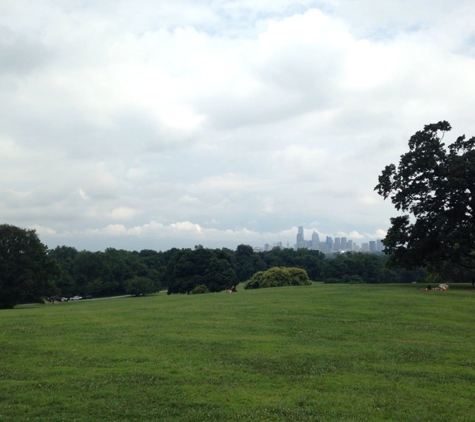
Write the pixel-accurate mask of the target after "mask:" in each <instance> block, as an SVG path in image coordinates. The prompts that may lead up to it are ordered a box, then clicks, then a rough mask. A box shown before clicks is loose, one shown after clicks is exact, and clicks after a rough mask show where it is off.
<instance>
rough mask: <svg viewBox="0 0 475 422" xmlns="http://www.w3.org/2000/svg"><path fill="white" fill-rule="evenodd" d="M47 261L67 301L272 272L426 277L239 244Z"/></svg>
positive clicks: (218, 283)
mask: <svg viewBox="0 0 475 422" xmlns="http://www.w3.org/2000/svg"><path fill="white" fill-rule="evenodd" d="M49 256H50V257H52V258H53V259H54V260H55V261H56V262H57V263H58V265H59V268H60V276H59V278H58V280H57V282H56V286H57V288H58V290H59V291H60V292H61V294H62V295H65V296H67V297H68V296H73V295H75V294H79V295H92V296H95V297H100V296H114V295H121V294H131V293H133V292H132V291H131V290H132V288H135V289H136V290H137V294H146V293H151V292H155V291H159V290H167V292H168V293H169V294H175V293H191V292H192V291H193V290H194V289H195V288H196V287H197V286H202V285H204V286H206V288H207V290H208V291H210V292H220V291H223V290H226V289H229V288H230V287H231V286H233V285H237V284H239V283H241V282H244V281H247V280H249V279H250V278H251V277H252V276H253V275H254V274H255V273H257V272H259V271H266V270H269V269H270V268H273V267H293V268H301V269H303V270H305V271H306V272H307V274H308V276H309V278H310V279H311V280H313V281H324V282H327V283H335V282H351V283H355V282H358V283H410V282H414V281H417V280H420V281H422V280H423V278H424V277H425V275H426V272H425V271H424V270H422V269H415V270H405V269H402V268H387V267H386V266H385V264H386V261H387V257H386V256H385V255H383V254H367V253H353V252H347V253H344V254H335V255H325V254H323V253H322V252H319V251H314V250H309V249H298V250H294V249H289V248H287V249H278V248H276V249H272V250H271V251H267V252H255V251H254V250H253V248H252V247H251V246H249V245H239V246H238V247H237V249H236V250H234V251H233V250H231V249H227V248H222V249H209V248H204V247H203V246H201V245H198V246H195V248H194V249H176V248H173V249H170V250H168V251H165V252H161V251H154V250H148V249H147V250H142V251H140V252H137V251H133V252H131V251H125V250H118V249H114V248H108V249H106V250H105V251H104V252H89V251H77V250H76V249H75V248H72V247H67V246H58V247H56V248H55V249H52V250H50V251H49ZM144 279H146V280H149V283H148V284H147V285H144V290H143V291H140V289H139V288H138V287H137V285H136V284H137V283H138V282H139V281H142V283H143V282H144ZM134 280H136V281H137V283H136V284H134V283H133V281H134ZM145 287H148V288H146V289H145Z"/></svg>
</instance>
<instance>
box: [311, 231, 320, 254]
mask: <svg viewBox="0 0 475 422" xmlns="http://www.w3.org/2000/svg"><path fill="white" fill-rule="evenodd" d="M312 249H313V250H316V251H318V250H320V237H319V236H318V233H317V232H316V231H315V230H314V231H313V233H312Z"/></svg>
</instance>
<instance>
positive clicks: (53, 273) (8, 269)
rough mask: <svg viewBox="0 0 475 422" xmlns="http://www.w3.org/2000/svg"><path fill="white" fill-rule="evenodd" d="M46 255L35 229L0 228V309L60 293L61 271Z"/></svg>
mask: <svg viewBox="0 0 475 422" xmlns="http://www.w3.org/2000/svg"><path fill="white" fill-rule="evenodd" d="M47 252H48V250H47V247H46V246H45V245H43V244H42V243H41V242H40V240H39V238H38V236H37V234H36V232H35V230H26V229H21V228H19V227H15V226H11V225H8V224H2V225H0V309H11V308H13V307H14V306H15V305H18V304H19V303H24V302H26V301H33V302H40V301H42V297H45V296H49V295H53V294H56V293H57V289H56V286H55V283H54V282H55V280H56V278H57V277H58V276H59V275H60V270H59V267H58V264H57V263H56V261H55V260H54V259H53V258H51V257H50V256H49V255H48V253H47Z"/></svg>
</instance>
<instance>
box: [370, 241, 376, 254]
mask: <svg viewBox="0 0 475 422" xmlns="http://www.w3.org/2000/svg"><path fill="white" fill-rule="evenodd" d="M369 251H370V252H371V253H375V252H376V242H375V241H374V240H370V241H369Z"/></svg>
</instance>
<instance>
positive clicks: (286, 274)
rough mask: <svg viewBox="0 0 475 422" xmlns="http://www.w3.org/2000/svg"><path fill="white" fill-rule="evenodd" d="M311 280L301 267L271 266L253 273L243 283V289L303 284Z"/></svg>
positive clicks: (308, 283)
mask: <svg viewBox="0 0 475 422" xmlns="http://www.w3.org/2000/svg"><path fill="white" fill-rule="evenodd" d="M310 284H312V282H311V281H310V279H309V278H308V274H307V272H306V271H305V270H302V269H301V268H285V267H273V268H270V269H268V270H267V271H259V272H257V273H256V274H254V275H253V276H252V277H251V278H250V279H249V280H248V281H247V282H246V284H245V285H244V289H247V290H249V289H259V288H266V287H282V286H304V285H310Z"/></svg>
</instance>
